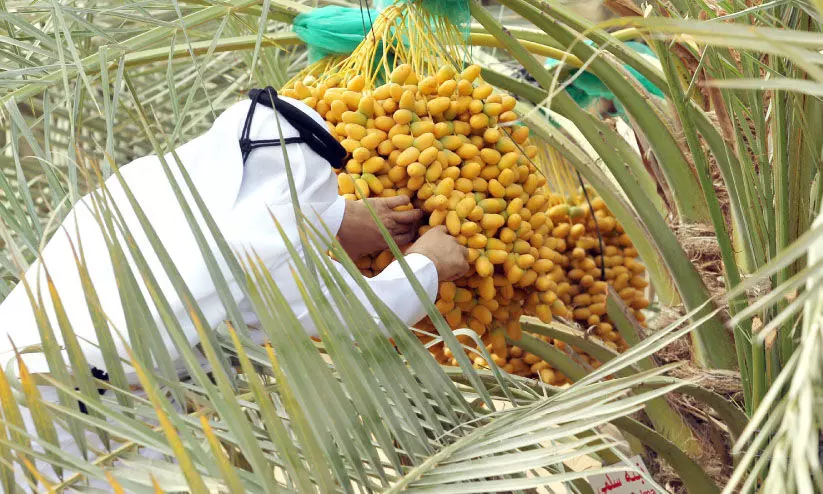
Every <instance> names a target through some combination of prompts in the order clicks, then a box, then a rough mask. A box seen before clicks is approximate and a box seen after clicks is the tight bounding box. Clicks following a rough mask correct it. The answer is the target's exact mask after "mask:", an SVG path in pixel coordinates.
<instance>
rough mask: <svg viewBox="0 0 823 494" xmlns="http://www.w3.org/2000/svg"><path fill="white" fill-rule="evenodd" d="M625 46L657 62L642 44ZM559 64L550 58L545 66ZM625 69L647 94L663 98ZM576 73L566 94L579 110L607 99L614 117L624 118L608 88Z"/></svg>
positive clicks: (551, 66)
mask: <svg viewBox="0 0 823 494" xmlns="http://www.w3.org/2000/svg"><path fill="white" fill-rule="evenodd" d="M585 43H586V44H588V45H591V44H592V42H591V41H588V40H587V41H586V42H585ZM626 46H628V47H629V48H631V49H633V50H634V51H636V52H638V53H640V54H641V55H643V56H645V57H647V58H650V59H652V60H654V61H657V56H656V55H655V54H654V52H653V51H652V50H651V49H650V48H649V47H648V46H646V45H644V44H643V43H638V42H636V41H628V42H626ZM559 63H560V61H559V60H555V59H553V58H550V59H548V60H547V61H546V64H545V66H546V68H547V69H551V68H553V67H556V66H557V64H559ZM625 68H626V70H628V71H629V73H631V74H632V76H634V78H635V79H637V81H638V82H640V84H642V85H643V87H644V88H646V90H647V91H648V92H649V93H651V94H653V95H654V96H657V97H659V98H662V97H663V92H662V91H661V90H660V89H659V88H658V87H657V86H655V85H654V84H652V83H651V81H649V80H648V79H646V78H645V77H643V75H641V74H640V72H638V71H636V70H635V69H634V68H632V67H630V66H628V65H625ZM577 72H578V71H577V70H574V71H572V72H571V75H570V77H574V78H575V79H574V81H572V83H571V84H569V85H568V86H567V87H566V92H568V93H569V96H571V97H572V98H573V99H574V100H575V102H577V104H578V105H580V107H581V108H588V107H589V106H591V105H592V104H594V103H595V102H596V101H598V100H599V99H601V98H602V99H608V100H612V101H614V106H615V109H616V115H617V116H619V117H621V118H625V115H626V113H625V110H624V108H623V106H622V105H621V104H620V101H618V100H617V99H616V98H615V96H614V94H613V93H612V92H611V91H610V90H609V88H608V87H606V85H605V84H603V82H602V81H601V80H600V79H598V78H597V77H596V76H594V75H593V74H591V73H589V72H583V73H581V74H578V73H577Z"/></svg>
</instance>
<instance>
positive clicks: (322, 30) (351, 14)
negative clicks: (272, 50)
mask: <svg viewBox="0 0 823 494" xmlns="http://www.w3.org/2000/svg"><path fill="white" fill-rule="evenodd" d="M378 15H379V12H378V11H377V10H374V9H359V8H351V7H338V6H335V5H332V6H327V7H322V8H317V9H313V10H312V11H310V12H306V13H303V14H299V15H298V16H297V17H295V19H294V25H293V28H294V32H295V34H297V36H298V37H299V38H300V39H301V40H303V42H304V43H306V45H307V46H308V48H309V61H310V62H312V63H313V62H316V61H318V60H320V59H321V58H323V57H325V56H328V55H348V54H349V53H351V52H352V51H354V49H355V48H357V45H359V44H360V43H361V42H362V41H363V38H364V37H365V33H367V32H368V31H369V29H371V25H372V22H374V20H375V19H376V18H377V16H378Z"/></svg>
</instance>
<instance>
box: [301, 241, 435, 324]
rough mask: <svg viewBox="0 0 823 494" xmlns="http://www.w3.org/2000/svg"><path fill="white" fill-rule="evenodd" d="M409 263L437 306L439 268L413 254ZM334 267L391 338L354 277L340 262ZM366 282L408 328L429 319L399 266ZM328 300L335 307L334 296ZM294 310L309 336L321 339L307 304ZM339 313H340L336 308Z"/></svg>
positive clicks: (390, 267) (408, 256) (325, 292)
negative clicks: (426, 318) (425, 318)
mask: <svg viewBox="0 0 823 494" xmlns="http://www.w3.org/2000/svg"><path fill="white" fill-rule="evenodd" d="M405 260H406V262H407V263H408V265H409V267H410V268H411V270H412V272H413V273H414V276H415V278H417V280H418V281H419V282H420V284H421V285H422V286H423V288H424V289H425V291H426V296H427V297H428V299H429V301H431V302H434V299H435V297H436V296H437V281H438V280H437V268H435V266H434V263H433V262H432V261H431V260H430V259H429V258H428V257H426V256H424V255H422V254H409V255H407V256H405ZM333 264H334V267H335V268H336V269H337V271H338V272H339V273H340V276H341V277H342V278H343V279H344V280H345V283H346V285H348V287H349V288H350V289H351V291H352V292H353V296H354V297H356V298H357V300H360V301H361V302H362V303H363V305H364V306H365V307H366V310H368V312H369V315H370V316H371V317H372V318H373V319H374V320H375V322H377V324H378V325H379V326H380V330H381V331H383V333H384V334H386V335H387V336H388V332H387V330H386V328H385V326H384V325H383V324H382V323H381V321H380V317H379V316H378V315H377V311H376V310H375V308H374V307H373V306H372V304H371V303H370V302H369V301H368V299H367V297H366V296H365V294H364V293H363V290H361V289H360V287H359V286H358V285H357V283H355V281H354V279H353V278H352V277H351V275H349V273H348V271H346V268H345V267H344V266H343V265H342V264H340V263H338V262H334V263H333ZM366 282H367V283H368V284H369V286H370V287H371V289H372V291H374V293H375V294H376V295H377V296H378V297H380V300H382V301H383V303H384V304H386V306H387V307H388V308H389V309H390V310H391V311H392V312H394V313H395V314H396V315H397V316H398V317H399V318H400V320H402V321H403V322H404V323H405V324H406V325H408V326H411V325H413V324H415V323H417V322H419V321H420V320H421V319H423V318H424V317H426V309H425V307H424V305H423V302H422V301H421V300H420V298H419V297H418V296H417V293H415V291H414V288H413V287H412V284H411V281H409V279H408V278H407V277H406V275H405V273H404V272H403V268H402V267H401V265H400V263H399V262H397V261H394V262H392V263H391V264H389V265H388V267H386V269H384V270H383V271H382V272H381V273H380V274H378V275H377V276H375V277H373V278H366ZM321 283H322V282H321ZM322 290H323V293H324V294H326V295H328V294H329V289H328V287H326V286H323V287H322ZM326 300H328V301H329V303H331V304H332V305H334V301H333V299H332V298H331V296H329V297H326ZM293 308H294V312H295V315H296V316H297V317H298V319H299V320H300V322H301V323H302V324H303V327H304V328H305V330H306V332H307V333H309V335H310V336H318V331H317V327H316V326H315V325H314V321H313V320H312V318H311V315H310V314H309V312H308V309H307V308H306V304H305V302H304V301H303V300H302V299H301V300H300V301H299V302H297V303H295V304H294V305H293ZM335 310H337V308H336V307H335Z"/></svg>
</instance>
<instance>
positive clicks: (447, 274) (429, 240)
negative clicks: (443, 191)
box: [406, 225, 469, 282]
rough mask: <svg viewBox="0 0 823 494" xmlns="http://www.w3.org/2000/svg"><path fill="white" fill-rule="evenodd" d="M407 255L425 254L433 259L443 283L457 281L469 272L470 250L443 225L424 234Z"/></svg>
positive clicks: (438, 276)
mask: <svg viewBox="0 0 823 494" xmlns="http://www.w3.org/2000/svg"><path fill="white" fill-rule="evenodd" d="M406 254H407V255H408V254H423V255H424V256H426V257H428V258H429V259H431V260H432V262H434V266H435V267H436V268H437V278H438V279H439V280H440V281H441V282H443V281H452V280H456V279H457V278H460V277H461V276H464V275H465V274H466V273H468V272H469V262H468V260H467V258H468V255H469V249H467V248H466V247H464V246H462V245H460V243H459V242H458V241H457V239H456V238H454V237H452V236H451V235H449V233H448V232H447V231H446V227H445V226H443V225H440V226H436V227H434V228H432V229H431V230H429V231H427V232H426V233H424V234H423V236H421V237H420V238H419V239H417V241H416V242H415V243H414V244H412V246H411V247H410V248H409V250H407V251H406Z"/></svg>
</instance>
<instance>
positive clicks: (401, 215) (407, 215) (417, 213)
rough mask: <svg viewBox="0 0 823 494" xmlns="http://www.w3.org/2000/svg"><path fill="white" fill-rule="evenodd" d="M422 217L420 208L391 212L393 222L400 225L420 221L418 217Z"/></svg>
mask: <svg viewBox="0 0 823 494" xmlns="http://www.w3.org/2000/svg"><path fill="white" fill-rule="evenodd" d="M403 197H406V196H403ZM422 217H423V210H422V209H411V210H409V211H394V212H392V213H391V218H392V219H393V220H394V221H395V223H400V224H402V225H410V224H412V223H415V222H417V221H420V218H422Z"/></svg>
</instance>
